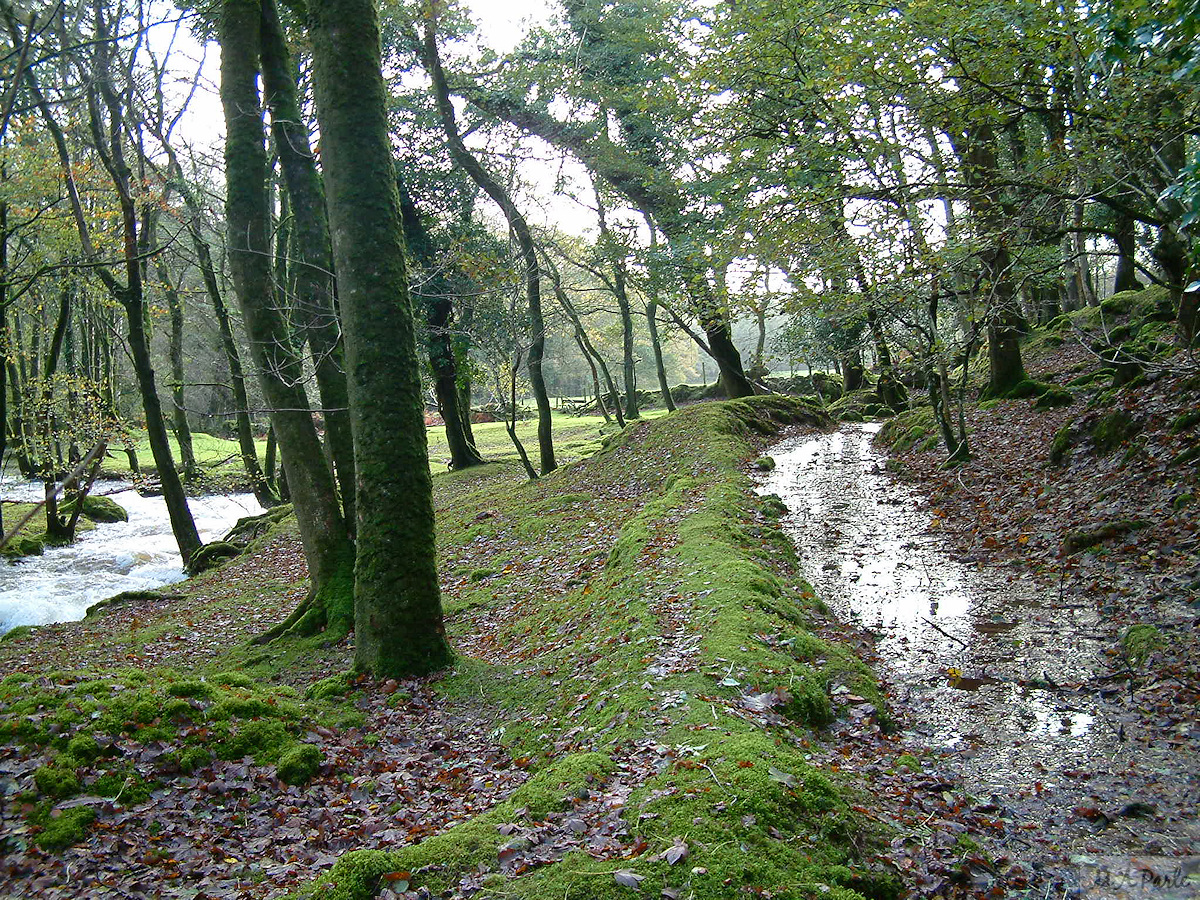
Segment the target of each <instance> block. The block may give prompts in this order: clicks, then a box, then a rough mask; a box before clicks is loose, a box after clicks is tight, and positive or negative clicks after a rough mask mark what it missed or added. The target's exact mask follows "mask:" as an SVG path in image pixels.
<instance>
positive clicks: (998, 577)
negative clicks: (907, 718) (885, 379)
mask: <svg viewBox="0 0 1200 900" xmlns="http://www.w3.org/2000/svg"><path fill="white" fill-rule="evenodd" d="M878 430H879V426H878V425H871V424H867V425H859V424H847V425H844V426H843V427H842V428H841V429H840V430H839V431H836V432H833V433H831V434H821V435H816V436H813V435H804V436H801V437H796V438H792V439H789V440H786V441H784V442H783V443H782V444H779V445H777V446H776V447H774V448H772V450H771V454H772V456H773V457H774V459H775V462H776V468H775V470H774V471H773V472H772V473H771V474H770V476H769V477H768V479H767V481H766V484H764V485H763V486H762V487H761V491H762V492H764V493H774V494H778V495H779V497H781V498H782V499H783V502H784V503H785V504H786V505H787V507H788V511H789V512H788V515H787V517H786V518H785V520H784V524H785V528H786V529H787V531H788V533H789V535H790V536H791V538H792V540H793V541H794V542H795V544H796V548H797V550H798V551H799V554H800V560H801V565H802V566H803V568H804V574H805V577H806V578H808V580H809V581H810V582H811V583H812V585H813V587H814V588H816V590H817V594H818V596H820V597H821V598H822V599H824V600H825V601H826V602H827V603H829V605H830V606H831V607H832V608H833V609H834V611H835V612H836V613H837V614H838V615H839V616H840V617H841V618H843V620H847V621H853V622H856V623H857V624H860V625H862V626H863V627H865V628H867V629H868V630H870V631H872V632H873V633H875V634H876V635H877V636H878V638H879V641H878V644H877V647H876V649H877V652H878V655H879V664H880V667H881V669H882V671H881V672H880V675H881V676H882V677H883V679H884V680H885V681H886V682H888V683H889V684H890V685H891V689H892V693H893V697H895V698H896V699H901V700H903V701H904V702H905V704H906V705H908V706H911V707H912V709H913V710H914V711H915V712H916V713H917V716H916V719H915V720H914V721H912V722H911V723H910V725H911V727H912V728H913V729H914V730H915V731H916V732H917V733H918V734H919V735H920V738H921V740H922V741H923V742H924V743H926V744H928V745H929V746H931V747H940V748H956V747H961V746H964V745H965V744H966V743H969V742H972V741H973V740H975V741H978V740H979V739H986V742H987V743H990V744H992V745H993V746H995V747H1001V746H1002V747H1004V748H1005V749H1004V756H1005V757H1006V758H1008V759H1009V760H1011V763H1016V762H1017V758H1019V757H1024V758H1025V760H1026V761H1030V757H1033V758H1041V757H1042V756H1043V755H1045V754H1046V753H1050V752H1055V753H1062V752H1067V753H1072V754H1079V755H1081V756H1087V755H1088V754H1090V753H1092V752H1094V749H1095V748H1094V743H1095V741H1094V736H1095V727H1094V726H1095V720H1096V715H1095V712H1094V711H1093V710H1091V709H1089V708H1086V707H1081V706H1079V705H1078V704H1077V703H1075V702H1074V700H1075V698H1072V701H1071V702H1066V701H1064V700H1062V699H1060V698H1059V696H1058V694H1057V693H1056V692H1055V691H1052V690H1042V689H1039V688H1038V687H1035V685H1040V684H1068V683H1072V682H1074V683H1077V682H1079V681H1080V680H1082V679H1084V678H1086V677H1087V676H1088V675H1089V674H1091V659H1090V657H1091V656H1092V654H1093V652H1094V650H1095V649H1096V648H1095V647H1091V648H1088V647H1079V646H1072V647H1069V648H1067V647H1063V646H1062V643H1063V642H1064V641H1067V640H1069V638H1068V637H1067V636H1066V635H1065V634H1062V633H1061V632H1057V630H1055V629H1051V628H1049V627H1048V623H1047V622H1046V621H1045V619H1044V617H1042V616H1040V615H1038V612H1040V610H1038V609H1037V608H1038V607H1039V606H1040V601H1039V600H1038V590H1037V588H1036V586H1035V585H1033V584H1032V582H1031V581H1029V580H1028V579H1027V578H1025V577H1022V576H1019V575H1016V574H1013V573H1008V572H1006V571H1003V570H999V571H998V570H991V571H989V572H987V573H986V574H985V573H983V572H981V571H980V570H979V569H978V568H975V567H972V566H968V565H965V564H963V563H961V562H959V561H957V560H956V559H954V558H953V557H952V556H951V555H950V554H949V553H948V552H947V550H946V549H945V548H944V547H943V546H942V541H940V540H939V538H938V536H937V534H936V533H935V532H931V531H930V530H929V524H930V521H931V518H932V516H933V511H932V510H930V509H929V506H928V504H927V503H926V501H925V500H924V498H922V497H921V496H919V495H918V494H916V493H915V492H913V491H912V490H910V489H909V488H907V487H906V486H905V485H903V484H900V483H899V482H897V481H896V479H894V478H892V477H890V476H888V475H887V473H886V471H885V469H884V462H885V457H884V456H883V455H882V454H880V453H879V452H878V451H876V450H875V449H874V448H873V447H872V446H871V439H872V438H873V437H874V435H875V434H876V433H877V432H878ZM1031 610H1037V612H1031ZM1076 613H1077V615H1076V616H1075V617H1073V624H1074V627H1075V628H1076V629H1077V633H1078V632H1083V633H1086V631H1087V628H1088V625H1089V624H1090V625H1094V624H1095V622H1094V614H1093V613H1091V612H1090V611H1084V610H1077V611H1076ZM1087 616H1091V617H1092V619H1093V621H1091V622H1089V621H1085V619H1086V617H1087ZM1076 636H1077V635H1076ZM1072 640H1073V639H1072ZM1065 651H1071V652H1065ZM1079 651H1083V652H1079ZM1006 768H1007V766H1003V765H1001V766H997V767H996V768H995V770H994V772H993V774H994V776H995V786H996V787H997V789H999V788H1000V787H1001V786H1002V785H1004V784H1006V783H1008V784H1011V781H1009V780H1008V779H1009V777H1010V775H1011V772H1006V771H1005V769H1006Z"/></svg>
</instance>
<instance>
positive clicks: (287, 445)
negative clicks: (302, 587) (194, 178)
mask: <svg viewBox="0 0 1200 900" xmlns="http://www.w3.org/2000/svg"><path fill="white" fill-rule="evenodd" d="M260 22H261V14H260V4H259V0H225V2H224V4H223V7H222V16H221V103H222V106H223V107H224V110H225V128H226V138H225V181H226V193H227V201H226V219H227V221H228V227H229V268H230V274H231V275H232V277H233V284H234V289H235V292H236V294H237V297H238V302H239V303H240V305H241V307H242V318H243V321H244V322H245V326H246V335H247V337H248V338H249V339H250V348H251V353H252V355H253V357H254V363H255V366H256V367H257V368H258V371H259V381H260V383H261V385H262V389H263V394H264V396H265V397H266V400H267V403H268V405H269V406H270V407H271V421H272V424H273V425H274V427H275V431H276V434H278V436H279V444H280V449H281V450H282V453H283V466H284V470H285V471H286V473H287V480H288V485H289V487H290V488H291V495H292V500H293V503H294V506H295V510H296V520H297V523H298V524H299V526H300V537H301V541H302V542H303V544H304V554H305V557H306V559H307V561H308V571H309V577H310V579H311V580H312V587H313V591H312V593H311V594H310V599H309V600H308V601H306V603H305V604H302V606H301V608H302V609H303V608H305V606H309V607H311V608H312V614H313V615H312V618H310V619H307V620H306V625H305V627H307V626H308V625H309V624H312V625H319V624H321V623H322V621H323V622H325V623H328V624H329V625H330V626H332V627H334V628H336V629H339V630H340V629H342V628H348V627H350V626H351V624H352V623H353V621H354V619H353V612H352V605H351V585H352V581H351V575H350V572H351V566H352V565H353V561H354V550H353V545H352V544H351V542H350V539H349V535H348V532H347V530H346V525H345V522H344V520H343V519H342V510H341V507H340V505H339V504H338V500H337V490H336V488H335V486H334V483H333V475H332V473H331V472H330V470H329V468H328V466H327V465H326V462H325V456H324V453H323V451H322V449H321V442H320V439H319V438H318V436H317V430H316V427H315V426H314V425H313V420H312V413H311V411H310V409H309V406H308V399H307V397H305V394H304V389H303V386H302V385H303V382H302V375H303V371H302V366H301V363H300V359H299V358H298V357H297V355H296V354H295V352H294V351H293V350H292V348H291V346H290V344H289V342H288V329H287V323H286V321H285V320H284V318H283V316H282V313H281V310H280V305H279V303H278V302H277V298H276V295H275V285H274V281H273V279H272V275H271V263H272V256H271V245H270V239H269V236H268V232H269V228H270V213H269V210H268V207H267V157H266V150H265V146H264V135H263V111H262V106H261V104H260V101H259V95H258V84H257V82H258V52H259V26H260ZM305 615H307V611H306V613H305Z"/></svg>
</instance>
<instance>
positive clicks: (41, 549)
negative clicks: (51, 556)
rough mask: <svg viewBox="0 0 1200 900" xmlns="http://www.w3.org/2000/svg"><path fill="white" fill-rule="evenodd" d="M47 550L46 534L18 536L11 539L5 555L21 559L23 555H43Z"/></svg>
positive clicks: (5, 549)
mask: <svg viewBox="0 0 1200 900" xmlns="http://www.w3.org/2000/svg"><path fill="white" fill-rule="evenodd" d="M45 552H46V538H45V535H40V536H29V535H26V536H23V537H16V538H13V539H12V540H11V541H9V542H8V545H7V546H6V547H5V548H4V555H5V556H6V557H8V558H9V559H19V558H20V557H22V556H41V555H42V554H43V553H45Z"/></svg>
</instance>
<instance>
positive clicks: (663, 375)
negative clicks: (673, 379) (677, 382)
mask: <svg viewBox="0 0 1200 900" xmlns="http://www.w3.org/2000/svg"><path fill="white" fill-rule="evenodd" d="M646 329H647V330H648V331H649V332H650V349H651V350H653V351H654V371H655V372H656V373H657V374H658V389H659V391H661V392H662V398H663V405H664V406H665V407H666V408H667V412H675V399H674V398H673V397H672V396H671V385H670V384H668V383H667V367H666V366H665V365H663V353H662V341H660V340H659V337H658V301H657V300H655V299H651V300H649V301H648V302H647V303H646Z"/></svg>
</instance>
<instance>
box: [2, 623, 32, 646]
mask: <svg viewBox="0 0 1200 900" xmlns="http://www.w3.org/2000/svg"><path fill="white" fill-rule="evenodd" d="M34 628H35V626H33V625H18V626H17V627H16V628H10V629H9V630H8V631H6V632H5V633H4V637H3V638H0V640H4V641H10V642H11V643H14V644H15V643H18V642H19V641H23V640H25V639H26V638H27V637H29V636H30V635H31V634H33V629H34Z"/></svg>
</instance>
